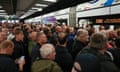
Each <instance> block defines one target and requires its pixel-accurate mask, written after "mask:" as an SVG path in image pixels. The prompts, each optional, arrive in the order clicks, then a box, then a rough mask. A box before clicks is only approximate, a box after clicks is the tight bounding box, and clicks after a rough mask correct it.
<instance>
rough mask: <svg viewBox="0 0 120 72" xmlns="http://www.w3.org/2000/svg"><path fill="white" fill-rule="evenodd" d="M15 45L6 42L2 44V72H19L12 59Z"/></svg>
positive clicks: (0, 54) (0, 50) (0, 49)
mask: <svg viewBox="0 0 120 72" xmlns="http://www.w3.org/2000/svg"><path fill="white" fill-rule="evenodd" d="M13 48H14V44H13V43H12V42H11V41H8V40H5V41H4V42H2V43H1V44H0V72H18V69H17V67H16V65H15V63H14V61H13V60H12V59H11V57H10V55H11V54H12V52H13Z"/></svg>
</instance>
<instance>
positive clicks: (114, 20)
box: [96, 18, 120, 24]
mask: <svg viewBox="0 0 120 72" xmlns="http://www.w3.org/2000/svg"><path fill="white" fill-rule="evenodd" d="M96 23H98V24H104V23H105V24H106V23H108V24H110V23H116V24H117V23H120V18H114V19H96Z"/></svg>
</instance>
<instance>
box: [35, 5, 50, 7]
mask: <svg viewBox="0 0 120 72" xmlns="http://www.w3.org/2000/svg"><path fill="white" fill-rule="evenodd" d="M35 6H41V7H47V6H48V5H46V4H35Z"/></svg>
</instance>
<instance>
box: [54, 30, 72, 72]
mask: <svg viewBox="0 0 120 72" xmlns="http://www.w3.org/2000/svg"><path fill="white" fill-rule="evenodd" d="M57 41H58V42H57V43H58V44H57V46H56V58H55V61H56V62H57V63H58V65H59V66H60V67H61V69H62V70H63V71H64V72H70V71H71V68H72V63H73V60H72V56H71V54H70V53H69V52H68V50H67V48H66V44H67V35H66V34H65V33H64V32H60V33H58V39H57Z"/></svg>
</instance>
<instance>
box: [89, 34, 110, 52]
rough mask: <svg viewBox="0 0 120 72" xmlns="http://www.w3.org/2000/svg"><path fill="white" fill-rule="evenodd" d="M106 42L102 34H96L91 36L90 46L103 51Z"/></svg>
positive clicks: (105, 37)
mask: <svg viewBox="0 0 120 72" xmlns="http://www.w3.org/2000/svg"><path fill="white" fill-rule="evenodd" d="M107 41H108V40H107V36H106V35H105V34H104V33H102V32H98V33H95V34H93V35H92V36H91V38H90V46H91V47H94V48H97V49H98V50H101V49H105V48H106V44H107Z"/></svg>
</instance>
